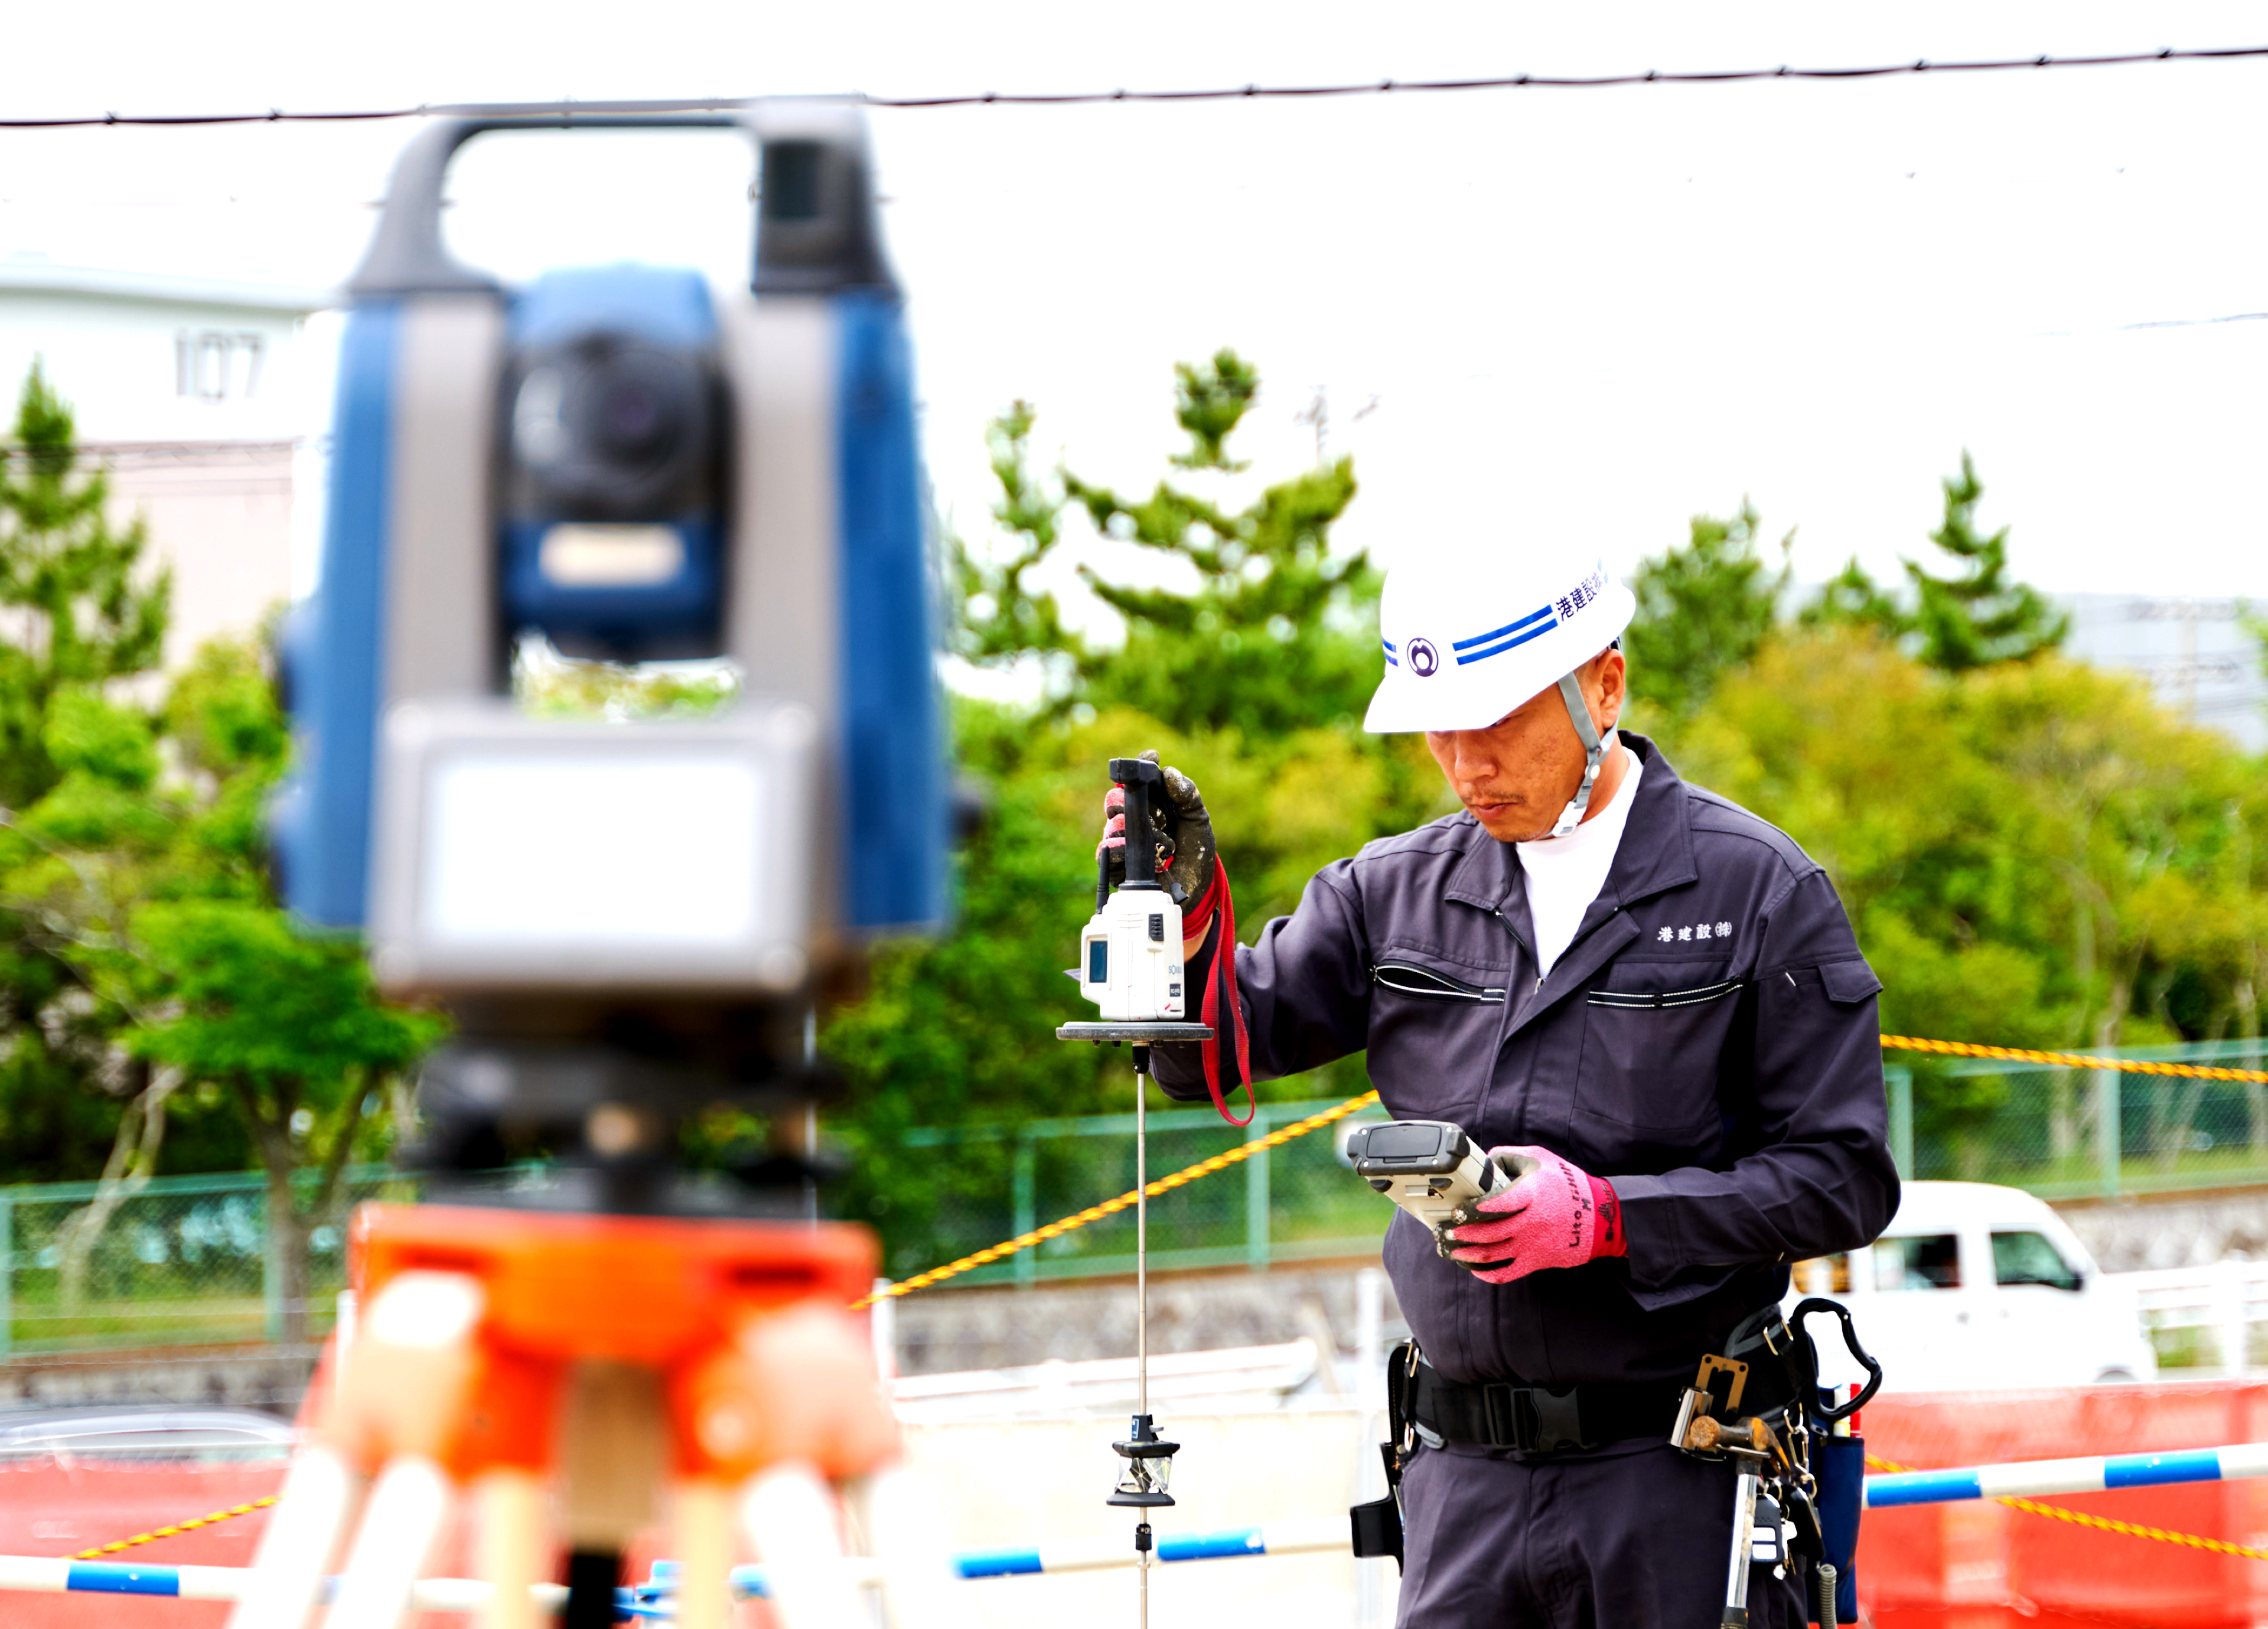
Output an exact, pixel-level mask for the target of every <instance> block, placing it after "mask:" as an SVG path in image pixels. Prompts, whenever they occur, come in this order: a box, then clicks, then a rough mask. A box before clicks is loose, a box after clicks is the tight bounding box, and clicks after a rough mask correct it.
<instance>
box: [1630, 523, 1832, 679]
mask: <svg viewBox="0 0 2268 1629" xmlns="http://www.w3.org/2000/svg"><path fill="white" fill-rule="evenodd" d="M1761 518H1762V517H1760V516H1759V515H1758V514H1757V513H1756V506H1755V505H1753V504H1750V503H1749V502H1747V501H1746V500H1745V499H1744V500H1743V501H1742V505H1741V508H1740V512H1739V513H1737V514H1735V515H1734V516H1733V517H1732V518H1731V519H1730V520H1717V519H1714V518H1713V517H1712V516H1709V515H1695V516H1694V517H1693V520H1692V522H1691V535H1690V537H1689V539H1688V540H1687V542H1686V543H1685V546H1684V547H1683V548H1682V549H1667V550H1665V551H1664V552H1662V553H1661V554H1659V555H1649V556H1648V557H1646V559H1644V560H1642V561H1640V562H1639V563H1638V570H1637V571H1633V572H1632V573H1631V592H1632V593H1634V594H1635V595H1636V596H1637V599H1638V614H1637V615H1636V616H1635V617H1633V618H1632V619H1631V625H1630V630H1629V631H1628V632H1627V633H1625V634H1624V636H1623V648H1624V651H1626V652H1628V653H1629V656H1630V664H1631V666H1630V687H1631V697H1632V698H1633V699H1634V700H1637V701H1639V702H1642V703H1646V704H1648V705H1650V706H1653V707H1659V708H1661V709H1663V710H1664V711H1667V712H1668V714H1669V715H1670V716H1671V717H1673V718H1683V717H1687V716H1690V714H1691V713H1692V712H1693V711H1694V710H1695V709H1696V708H1697V707H1698V706H1700V705H1701V704H1702V703H1704V702H1705V701H1706V700H1707V699H1708V698H1709V693H1710V692H1711V691H1712V690H1713V689H1715V688H1716V685H1717V681H1718V679H1719V677H1721V676H1722V675H1723V674H1725V673H1726V672H1727V671H1728V670H1729V669H1732V668H1734V667H1739V666H1741V665H1742V663H1743V662H1746V661H1747V660H1749V658H1750V657H1752V656H1754V655H1755V654H1756V650H1757V647H1758V646H1760V645H1763V644H1764V640H1765V638H1767V637H1768V636H1769V635H1770V634H1771V631H1772V628H1773V626H1774V624H1775V623H1776V622H1777V620H1778V608H1779V601H1780V596H1781V594H1782V593H1783V592H1784V591H1785V590H1786V587H1787V582H1788V577H1789V574H1790V571H1791V569H1792V568H1790V567H1789V566H1788V565H1787V564H1786V557H1787V552H1788V549H1789V548H1790V546H1791V545H1792V544H1793V542H1794V541H1795V534H1794V533H1793V532H1790V533H1789V534H1787V535H1786V537H1784V538H1782V539H1781V540H1780V545H1779V547H1780V557H1781V561H1782V564H1781V566H1780V569H1779V570H1778V571H1770V570H1768V569H1767V567H1766V566H1765V564H1764V558H1763V557H1762V556H1761V555H1760V554H1759V553H1758V552H1757V549H1756V527H1757V525H1758V523H1759V521H1760V520H1761Z"/></svg>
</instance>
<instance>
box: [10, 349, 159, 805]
mask: <svg viewBox="0 0 2268 1629" xmlns="http://www.w3.org/2000/svg"><path fill="white" fill-rule="evenodd" d="M109 503H110V484H109V483H108V481H107V480H106V479H105V478H104V477H103V476H102V475H83V474H80V473H79V472H78V470H77V439H76V431H75V429H74V426H73V424H72V418H71V412H70V406H69V405H68V404H67V403H66V402H64V401H63V398H62V397H61V396H60V395H58V394H56V393H55V388H54V387H52V386H51V385H49V384H48V380H47V376H46V375H45V374H44V373H43V372H41V371H40V367H39V365H38V364H36V363H34V364H33V368H32V371H31V372H30V374H29V375H27V376H26V379H25V380H24V388H23V393H22V394H21V396H20V398H19V399H18V405H17V409H16V426H15V432H14V434H13V436H12V437H11V439H10V441H9V443H8V445H7V446H5V447H4V448H0V608H4V609H5V613H6V615H7V618H8V625H9V629H10V633H9V637H8V638H7V639H6V640H5V641H4V643H0V803H4V804H5V805H6V806H7V807H10V808H22V807H25V806H26V804H28V803H30V802H32V801H33V800H34V799H36V798H38V797H39V796H40V794H41V793H42V792H46V791H47V790H48V787H50V786H52V785H54V784H55V779H56V778H57V776H58V775H59V774H60V772H61V771H60V770H59V768H58V766H57V765H56V764H55V762H54V761H53V759H52V758H51V757H50V756H49V755H48V745H47V743H48V732H47V724H48V718H47V714H48V704H49V703H50V702H51V701H52V700H53V699H54V697H55V695H56V694H57V692H58V691H60V690H62V689H65V688H67V687H69V686H72V685H99V684H100V683H101V682H103V681H104V680H107V679H114V678H118V677H122V676H124V675H126V674H136V673H142V672H145V671H147V670H148V669H149V668H151V667H154V666H155V665H156V664H157V660H158V651H159V647H160V645H162V643H163V641H164V638H165V631H166V607H167V604H168V601H169V600H170V597H171V593H172V583H171V578H170V574H169V573H167V572H166V571H158V572H154V573H153V572H151V571H147V570H145V569H144V563H143V558H142V556H143V550H144V547H145V546H146V542H147V539H146V537H145V535H144V528H143V526H142V522H141V521H140V520H136V521H134V522H133V523H132V524H131V525H129V526H128V527H126V528H125V529H124V530H122V531H120V530H117V529H114V527H112V525H111V523H110V521H109V519H108V517H107V514H106V510H107V507H108V505H109Z"/></svg>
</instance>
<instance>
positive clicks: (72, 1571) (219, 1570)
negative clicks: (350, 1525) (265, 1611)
mask: <svg viewBox="0 0 2268 1629" xmlns="http://www.w3.org/2000/svg"><path fill="white" fill-rule="evenodd" d="M2253 1477H2268V1442H2242V1443H2236V1444H2235V1445H2232V1446H2230V1447H2228V1448H2176V1449H2174V1450H2173V1451H2171V1452H2169V1453H2163V1454H2110V1455H2102V1454H2098V1455H2094V1456H2089V1457H2088V1458H2084V1459H2036V1460H2029V1461H2023V1462H2020V1463H2014V1464H2007V1465H1970V1466H1965V1467H1962V1468H1961V1469H1957V1470H1951V1471H1896V1472H1890V1473H1886V1474H1881V1475H1876V1476H1870V1477H1868V1478H1867V1493H1866V1500H1867V1508H1868V1509H1871V1510H1882V1509H1894V1508H1896V1507H1899V1506H1901V1505H1941V1504H1950V1503H1954V1502H1955V1501H1958V1500H1975V1499H2007V1498H2012V1497H2015V1498H2021V1497H2029V1496H2033V1495H2037V1494H2043V1493H2104V1492H2107V1491H2110V1490H2112V1489H2117V1488H2128V1487H2166V1486H2170V1485H2176V1484H2178V1483H2183V1482H2235V1481H2241V1480H2243V1479H2245V1478H2253ZM1349 1540H1350V1534H1349V1528H1348V1523H1347V1520H1346V1518H1345V1517H1344V1516H1322V1517H1316V1518H1314V1519H1312V1520H1307V1521H1298V1522H1265V1523H1263V1524H1262V1525H1260V1526H1258V1527H1234V1528H1226V1529H1221V1530H1220V1531H1218V1532H1211V1533H1160V1534H1159V1535H1158V1548H1157V1551H1156V1557H1157V1559H1158V1560H1160V1562H1165V1563H1169V1564H1170V1563H1173V1562H1176V1561H1219V1560H1228V1559H1234V1558H1238V1557H1248V1556H1267V1555H1320V1554H1327V1553H1329V1552H1334V1551H1344V1550H1345V1549H1347V1548H1348V1547H1349ZM1133 1564H1134V1558H1133V1555H1132V1552H1130V1551H1129V1550H1128V1549H1127V1547H1126V1543H1125V1540H1124V1538H1123V1537H1120V1536H1116V1535H1114V1536H1113V1537H1108V1538H1083V1539H1066V1540H1063V1541H1061V1542H1058V1543H1053V1544H1026V1545H1018V1546H1015V1547H1013V1548H1008V1549H1001V1550H971V1551H966V1552H962V1553H961V1555H959V1556H956V1557H955V1558H954V1567H955V1569H956V1570H957V1571H958V1572H959V1573H960V1574H961V1577H963V1578H968V1579H977V1578H1016V1577H1024V1576H1029V1575H1032V1574H1055V1573H1087V1572H1098V1571H1101V1570H1103V1569H1106V1568H1112V1567H1122V1566H1132V1565H1133ZM844 1566H847V1567H849V1568H850V1569H851V1571H852V1572H853V1574H855V1581H857V1582H858V1583H860V1584H864V1585H868V1586H876V1585H879V1584H880V1582H881V1568H880V1564H879V1563H876V1562H873V1561H871V1560H866V1559H861V1558H856V1557H853V1558H848V1559H846V1560H845V1562H844ZM251 1576H252V1569H251V1568H249V1567H244V1566H150V1565H148V1564H145V1563H138V1562H132V1561H70V1560H63V1559H55V1558H54V1557H50V1556H0V1593H4V1592H8V1591H19V1590H20V1591H30V1592H33V1593H37V1594H43V1595H63V1594H73V1595H134V1596H175V1597H177V1598H179V1599H180V1600H184V1601H233V1600H236V1599H237V1598H239V1596H241V1595H242V1594H243V1592H244V1589H245V1586H246V1584H247V1581H249V1580H250V1578H251ZM334 1582H335V1581H334ZM676 1588H677V1565H676V1563H675V1562H674V1561H657V1562H655V1563H654V1566H653V1575H652V1577H651V1578H649V1579H647V1580H646V1581H645V1582H644V1583H642V1584H637V1585H632V1586H630V1587H629V1588H624V1589H623V1590H622V1591H621V1592H620V1595H619V1602H620V1606H619V1610H620V1611H622V1613H623V1615H625V1616H637V1617H644V1618H667V1617H669V1616H670V1615H671V1613H672V1611H673V1610H674V1603H673V1602H672V1600H671V1597H672V1596H674V1594H675V1593H676ZM766 1593H767V1590H766V1585H765V1580H764V1569H763V1568H762V1567H761V1566H741V1567H735V1568H733V1594H734V1596H737V1597H739V1598H740V1599H743V1600H745V1599H747V1598H748V1597H750V1596H762V1595H764V1594H766ZM534 1595H535V1597H536V1601H537V1603H538V1605H539V1606H541V1607H542V1608H545V1609H547V1610H549V1611H557V1610H558V1609H559V1608H560V1607H562V1606H563V1605H565V1604H566V1600H567V1590H566V1587H565V1586H564V1585H563V1584H538V1585H536V1586H535V1588H534ZM489 1596H490V1588H489V1586H488V1585H487V1584H485V1583H482V1581H479V1580H477V1579H471V1578H421V1579H419V1580H418V1581H417V1582H416V1586H415V1587H414V1588H413V1589H412V1592H411V1595H410V1602H409V1603H410V1605H411V1606H412V1607H413V1608H416V1609H418V1610H421V1611H432V1612H470V1611H478V1610H479V1609H480V1608H481V1607H482V1605H483V1604H485V1603H486V1602H487V1600H488V1598H489ZM325 1598H326V1599H327V1600H328V1598H329V1591H328V1589H327V1590H326V1592H325Z"/></svg>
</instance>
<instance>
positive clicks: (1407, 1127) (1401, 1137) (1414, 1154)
mask: <svg viewBox="0 0 2268 1629" xmlns="http://www.w3.org/2000/svg"><path fill="white" fill-rule="evenodd" d="M1440 1146H1441V1128H1440V1126H1438V1125H1435V1124H1432V1123H1431V1122H1428V1121H1422V1120H1421V1121H1416V1122H1411V1123H1400V1124H1391V1125H1381V1126H1377V1127H1375V1128H1373V1130H1372V1131H1371V1133H1370V1136H1369V1138H1368V1139H1366V1141H1365V1142H1364V1144H1363V1152H1364V1153H1365V1154H1368V1155H1369V1156H1370V1157H1371V1158H1372V1159H1373V1160H1406V1159H1411V1158H1422V1157H1424V1156H1425V1155H1427V1154H1433V1153H1435V1152H1437V1151H1438V1150H1439V1149H1440Z"/></svg>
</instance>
